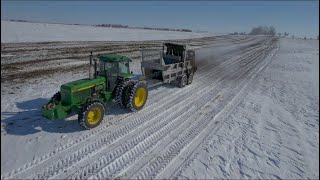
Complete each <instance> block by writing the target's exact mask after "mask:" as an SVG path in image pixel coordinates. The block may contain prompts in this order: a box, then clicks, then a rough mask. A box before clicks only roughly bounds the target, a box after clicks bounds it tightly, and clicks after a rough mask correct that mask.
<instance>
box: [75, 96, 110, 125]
mask: <svg viewBox="0 0 320 180" xmlns="http://www.w3.org/2000/svg"><path fill="white" fill-rule="evenodd" d="M91 112H94V117H92V118H93V119H94V118H96V120H94V122H93V121H92V122H90V119H91V118H90V113H91ZM95 113H96V114H95ZM99 114H100V115H99ZM104 114H105V107H104V105H103V104H102V103H101V102H99V101H93V102H89V103H87V104H85V105H83V106H82V108H81V110H80V112H79V114H78V121H79V124H80V126H82V127H84V128H85V129H92V128H95V127H97V126H99V124H100V123H101V122H102V119H103V117H104ZM97 116H98V117H97Z"/></svg>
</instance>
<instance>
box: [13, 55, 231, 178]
mask: <svg viewBox="0 0 320 180" xmlns="http://www.w3.org/2000/svg"><path fill="white" fill-rule="evenodd" d="M229 62H231V61H229ZM210 73H211V72H210V71H209V72H207V73H205V75H207V74H210ZM205 75H202V76H200V77H199V79H201V78H203V77H205ZM172 91H176V90H172ZM159 97H160V95H159ZM180 100H182V99H181V98H180ZM154 102H156V101H153V103H154ZM147 106H148V105H147ZM161 110H163V109H161ZM159 112H160V111H155V113H152V114H151V115H149V116H147V117H152V115H155V114H157V113H159ZM129 116H131V115H129ZM129 116H127V117H129ZM127 117H124V118H127ZM124 118H119V119H117V120H118V121H117V122H119V121H121V119H124ZM130 121H131V120H130ZM136 123H137V122H136ZM142 123H143V122H141V124H142ZM141 124H140V125H141ZM106 128H107V126H106V127H104V128H102V129H106ZM125 129H128V127H127V128H125ZM94 132H101V129H100V131H94ZM92 134H96V133H92ZM108 134H111V136H113V134H116V133H114V132H108ZM83 137H88V136H87V135H85V136H83ZM83 139H86V138H83ZM105 139H106V138H105ZM80 141H81V138H80V140H79V141H78V142H80ZM104 141H105V140H101V141H100V142H104ZM98 142H99V141H97V143H98ZM73 144H76V143H73ZM73 144H72V143H70V144H67V145H66V146H63V147H60V148H59V149H58V151H60V152H62V151H63V150H65V149H67V148H68V147H71V146H72V145H73ZM87 149H88V148H87ZM87 151H89V150H87ZM82 152H86V150H82ZM54 154H55V153H53V152H51V153H50V154H49V155H48V154H47V155H45V156H43V159H48V157H52V156H53V155H54ZM40 161H41V158H40V159H37V160H36V161H34V162H36V163H33V165H35V164H39V162H40ZM29 164H32V163H29ZM29 164H28V165H25V166H23V168H19V169H20V170H19V169H18V170H17V171H13V173H11V174H9V177H10V176H14V175H16V174H18V173H19V172H21V171H22V170H21V169H26V168H25V167H27V166H29V168H30V167H31V166H32V165H29ZM58 166H59V165H58ZM60 166H61V165H60ZM55 172H56V171H55ZM58 172H59V171H58ZM45 174H46V173H45ZM53 174H55V173H53Z"/></svg>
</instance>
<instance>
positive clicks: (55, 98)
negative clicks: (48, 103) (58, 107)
mask: <svg viewBox="0 0 320 180" xmlns="http://www.w3.org/2000/svg"><path fill="white" fill-rule="evenodd" d="M51 100H54V101H61V93H60V91H58V92H57V93H55V94H54V95H53V96H52V98H51Z"/></svg>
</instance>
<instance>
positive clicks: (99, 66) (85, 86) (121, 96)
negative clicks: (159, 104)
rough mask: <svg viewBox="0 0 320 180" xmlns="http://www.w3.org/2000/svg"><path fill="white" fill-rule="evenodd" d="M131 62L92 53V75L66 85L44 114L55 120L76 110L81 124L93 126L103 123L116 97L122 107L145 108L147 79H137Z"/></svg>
mask: <svg viewBox="0 0 320 180" xmlns="http://www.w3.org/2000/svg"><path fill="white" fill-rule="evenodd" d="M129 61H130V60H129V58H128V57H126V56H121V55H112V54H105V55H101V56H100V57H99V58H94V57H93V55H92V52H91V55H90V66H89V78H85V79H80V80H76V81H73V82H69V83H66V84H63V85H62V86H61V87H60V91H59V92H57V93H56V94H55V95H53V97H52V98H51V99H50V100H49V102H48V103H47V104H46V105H44V106H43V107H42V114H43V116H45V117H46V118H48V119H51V120H53V119H64V118H66V117H68V116H69V115H70V114H71V113H72V112H76V113H78V121H79V123H80V125H81V126H83V127H84V128H86V129H91V128H94V127H96V126H98V125H99V124H100V123H101V121H102V119H103V117H104V115H105V114H106V107H107V104H108V102H110V101H112V100H115V101H116V102H117V103H118V104H119V105H120V107H122V108H127V109H130V110H132V111H138V110H141V109H142V108H143V106H144V105H145V103H146V101H147V98H148V90H147V86H146V82H144V81H139V80H134V79H133V77H134V75H133V74H132V73H130V70H129ZM93 62H94V67H93Z"/></svg>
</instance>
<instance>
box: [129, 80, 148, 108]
mask: <svg viewBox="0 0 320 180" xmlns="http://www.w3.org/2000/svg"><path fill="white" fill-rule="evenodd" d="M147 98H148V89H147V85H146V83H144V82H141V81H136V82H135V83H134V84H132V85H130V86H129V88H128V92H127V94H126V99H125V100H126V107H127V108H128V109H130V110H131V111H139V110H141V109H142V108H143V106H144V105H145V103H146V101H147Z"/></svg>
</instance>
